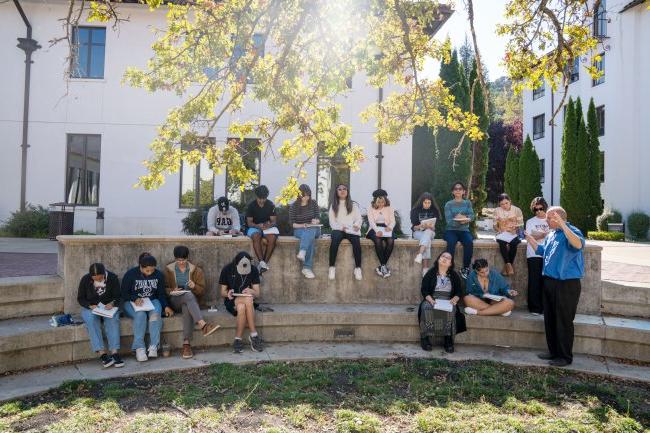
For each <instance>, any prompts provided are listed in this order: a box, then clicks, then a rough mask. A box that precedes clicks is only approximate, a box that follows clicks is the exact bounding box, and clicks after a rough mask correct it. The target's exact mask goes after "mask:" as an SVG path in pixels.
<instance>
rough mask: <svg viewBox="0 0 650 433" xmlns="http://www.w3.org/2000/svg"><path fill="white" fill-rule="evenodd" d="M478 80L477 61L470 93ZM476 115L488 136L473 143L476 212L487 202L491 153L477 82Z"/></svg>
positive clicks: (473, 194) (483, 101) (471, 80)
mask: <svg viewBox="0 0 650 433" xmlns="http://www.w3.org/2000/svg"><path fill="white" fill-rule="evenodd" d="M475 80H478V72H477V65H476V60H474V62H473V63H472V70H471V72H470V75H469V85H470V92H471V86H472V84H473V83H474V82H475ZM474 114H476V115H477V116H479V127H480V128H481V131H483V132H484V133H485V134H486V138H484V139H483V140H481V141H479V142H474V143H472V151H473V157H472V162H473V164H472V179H471V182H470V191H471V194H470V197H471V201H472V205H473V207H474V210H475V211H476V212H480V210H481V209H482V208H484V207H485V203H486V201H487V190H486V187H485V178H486V175H487V170H488V153H489V151H490V149H489V147H488V141H487V130H488V127H489V126H490V118H489V114H488V113H486V112H485V96H484V95H483V88H482V87H481V86H480V83H478V82H476V84H475V87H474Z"/></svg>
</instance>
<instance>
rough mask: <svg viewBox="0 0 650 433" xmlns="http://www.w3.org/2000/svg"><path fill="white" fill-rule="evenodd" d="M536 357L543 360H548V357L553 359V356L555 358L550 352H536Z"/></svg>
mask: <svg viewBox="0 0 650 433" xmlns="http://www.w3.org/2000/svg"><path fill="white" fill-rule="evenodd" d="M537 357H538V358H539V359H543V360H545V361H548V360H550V359H555V358H557V356H555V355H552V354H550V353H549V352H544V353H538V354H537Z"/></svg>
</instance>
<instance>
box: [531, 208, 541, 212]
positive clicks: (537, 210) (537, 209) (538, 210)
mask: <svg viewBox="0 0 650 433" xmlns="http://www.w3.org/2000/svg"><path fill="white" fill-rule="evenodd" d="M533 210H534V211H535V212H542V211H543V210H544V208H543V207H534V208H533Z"/></svg>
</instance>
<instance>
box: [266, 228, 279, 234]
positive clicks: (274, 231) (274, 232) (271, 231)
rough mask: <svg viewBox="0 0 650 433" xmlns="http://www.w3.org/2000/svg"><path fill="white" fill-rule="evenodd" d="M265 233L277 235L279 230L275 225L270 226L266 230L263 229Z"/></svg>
mask: <svg viewBox="0 0 650 433" xmlns="http://www.w3.org/2000/svg"><path fill="white" fill-rule="evenodd" d="M264 234H265V235H279V234H280V231H279V230H278V228H277V227H270V228H268V229H266V230H264Z"/></svg>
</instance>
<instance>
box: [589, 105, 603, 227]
mask: <svg viewBox="0 0 650 433" xmlns="http://www.w3.org/2000/svg"><path fill="white" fill-rule="evenodd" d="M599 127H600V125H598V117H597V116H596V106H595V104H594V98H591V100H590V101H589V109H588V110H587V132H588V134H589V146H588V152H589V153H588V158H589V168H588V175H589V194H588V195H589V205H590V206H589V220H588V226H587V229H588V230H595V229H596V218H597V217H598V215H600V214H602V213H603V200H602V196H601V194H600V142H599V140H598V136H599V132H598V130H599Z"/></svg>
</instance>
